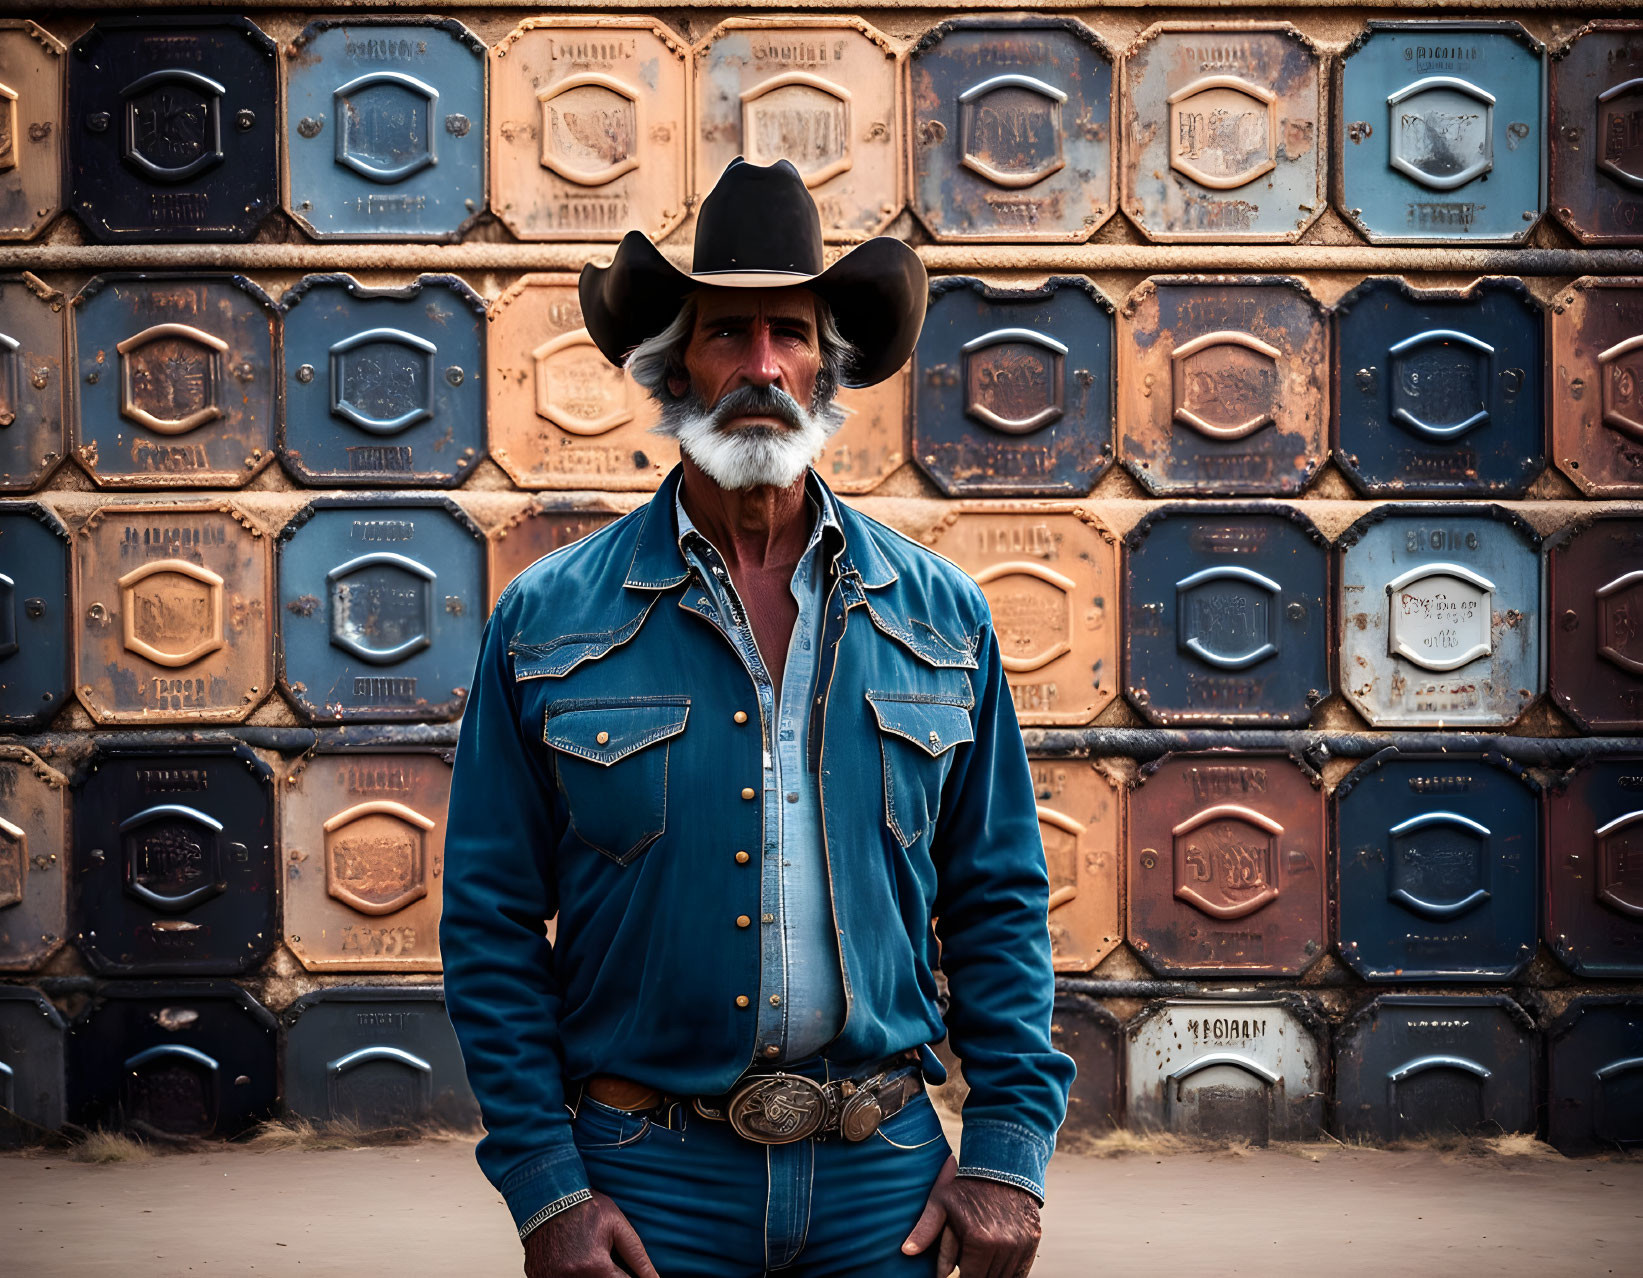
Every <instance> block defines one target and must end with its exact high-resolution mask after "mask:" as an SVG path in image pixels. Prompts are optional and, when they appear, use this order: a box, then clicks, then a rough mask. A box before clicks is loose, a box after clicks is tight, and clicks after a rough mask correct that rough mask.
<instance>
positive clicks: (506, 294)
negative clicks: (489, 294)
mask: <svg viewBox="0 0 1643 1278" xmlns="http://www.w3.org/2000/svg"><path fill="white" fill-rule="evenodd" d="M580 278H581V276H579V275H577V274H576V273H575V272H574V271H532V272H530V273H529V274H528V275H521V276H520V277H519V278H518V279H516V280H515V281H514V282H513V283H512V284H510V285H508V287H507V288H505V289H503V290H502V294H501V296H499V297H498V298H497V299H496V300H495V301H494V302H491V303H489V305H488V307H487V309H486V311H485V314H486V316H487V318H489V319H492V320H494V319H496V318H497V316H499V315H500V314H501V313H502V312H503V311H504V310H506V309H507V308H508V307H509V306H511V305H512V304H513V303H515V302H517V301H518V300H519V299H520V298H521V297H523V296H524V295H525V293H526V291H527V290H528V289H532V288H575V287H576V284H577V281H578V280H579V279H580Z"/></svg>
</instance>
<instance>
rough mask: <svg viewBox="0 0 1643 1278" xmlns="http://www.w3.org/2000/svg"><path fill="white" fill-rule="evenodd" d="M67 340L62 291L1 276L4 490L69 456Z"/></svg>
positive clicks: (30, 484)
mask: <svg viewBox="0 0 1643 1278" xmlns="http://www.w3.org/2000/svg"><path fill="white" fill-rule="evenodd" d="M0 35H4V29H3V28H0ZM0 47H3V46H0ZM65 340H66V334H65V331H64V324H63V295H62V294H61V293H59V292H58V291H57V290H56V289H54V288H50V287H48V286H47V285H46V284H45V283H44V282H43V281H41V280H39V279H37V278H36V277H35V276H33V275H30V274H29V273H28V272H27V271H24V272H22V273H21V274H18V275H5V276H0V492H27V491H28V490H29V489H31V488H34V487H36V486H37V485H39V484H42V483H44V482H45V480H46V477H47V476H49V475H50V474H51V473H52V472H53V471H54V470H56V469H57V467H58V465H59V464H60V463H61V462H62V460H63V457H64V456H65V454H66V452H67V448H66V444H65V440H64V416H63V413H64V403H63V401H64V392H65V386H64V372H63V353H64V344H65Z"/></svg>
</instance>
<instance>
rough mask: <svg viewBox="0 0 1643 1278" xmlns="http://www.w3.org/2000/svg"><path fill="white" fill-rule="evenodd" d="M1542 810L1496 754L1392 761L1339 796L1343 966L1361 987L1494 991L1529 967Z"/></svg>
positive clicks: (1367, 768)
mask: <svg viewBox="0 0 1643 1278" xmlns="http://www.w3.org/2000/svg"><path fill="white" fill-rule="evenodd" d="M1539 817H1540V813H1539V800H1538V797H1537V793H1536V788H1535V785H1534V782H1533V781H1531V780H1529V779H1528V778H1527V776H1526V775H1525V774H1524V773H1523V771H1522V769H1521V768H1518V767H1516V766H1515V765H1512V764H1508V763H1506V762H1505V761H1504V760H1502V759H1500V758H1499V757H1498V756H1494V755H1470V756H1468V755H1464V754H1450V755H1429V756H1428V755H1413V754H1411V755H1400V754H1399V753H1398V751H1397V750H1396V749H1394V748H1392V747H1388V748H1387V749H1385V750H1382V751H1381V752H1380V753H1379V754H1377V755H1375V756H1374V757H1373V758H1371V759H1369V760H1367V761H1365V762H1364V763H1362V764H1360V765H1359V766H1358V767H1357V768H1356V769H1354V770H1353V772H1352V773H1351V774H1350V775H1349V776H1348V777H1347V778H1346V779H1345V780H1343V781H1342V782H1341V783H1340V785H1339V786H1337V787H1336V790H1335V812H1334V821H1335V826H1334V829H1335V837H1336V839H1337V840H1338V843H1337V851H1336V859H1337V867H1336V873H1337V901H1338V906H1337V908H1338V911H1339V915H1338V918H1339V923H1338V926H1339V936H1338V938H1337V940H1338V943H1339V946H1340V952H1341V957H1342V958H1343V959H1345V960H1346V963H1347V965H1348V966H1349V967H1351V968H1352V969H1353V971H1355V972H1357V973H1358V975H1360V976H1362V977H1363V978H1364V979H1365V980H1369V981H1409V980H1433V981H1501V980H1506V979H1509V978H1511V977H1513V976H1515V975H1517V973H1518V972H1520V971H1522V969H1523V968H1524V966H1525V965H1526V964H1527V963H1528V962H1529V960H1530V959H1532V958H1533V957H1534V953H1535V944H1536V938H1537V936H1538V934H1539V933H1538V929H1537V927H1536V923H1537V914H1538V908H1537V907H1538V902H1539V894H1538V891H1537V882H1538V878H1539V860H1540V847H1539V834H1540V820H1539Z"/></svg>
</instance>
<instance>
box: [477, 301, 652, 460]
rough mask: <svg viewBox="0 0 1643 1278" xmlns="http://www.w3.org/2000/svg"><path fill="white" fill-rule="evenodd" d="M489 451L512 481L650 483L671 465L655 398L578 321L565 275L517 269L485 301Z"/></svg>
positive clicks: (579, 308) (579, 313) (579, 310)
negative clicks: (655, 429)
mask: <svg viewBox="0 0 1643 1278" xmlns="http://www.w3.org/2000/svg"><path fill="white" fill-rule="evenodd" d="M488 358H489V360H490V378H489V389H488V391H487V393H488V395H489V396H490V415H489V416H490V450H491V456H492V457H493V458H494V459H495V460H496V464H497V465H499V466H500V467H502V469H503V470H505V471H507V472H508V477H509V478H510V479H512V480H513V482H514V483H516V484H518V485H519V486H520V487H521V488H593V489H610V490H631V489H640V490H645V489H652V488H655V487H656V485H657V484H659V483H660V482H661V480H662V476H663V475H665V474H667V472H668V471H669V470H670V469H671V468H672V467H673V466H674V465H675V464H676V463H677V462H678V460H679V448H678V445H676V444H675V443H674V442H673V441H672V440H669V439H663V438H662V437H660V436H658V435H652V434H651V433H650V428H651V427H652V426H653V425H655V424H656V405H655V403H654V401H653V400H652V399H651V398H650V396H649V395H647V394H646V393H645V392H644V391H643V390H641V389H640V388H639V385H638V383H637V382H635V381H634V380H633V379H632V378H631V377H629V376H627V374H625V373H624V372H622V371H621V370H620V369H618V368H617V367H615V365H613V364H611V363H610V361H609V360H607V359H606V358H605V357H604V356H603V355H601V354H600V353H599V348H598V347H597V346H595V345H594V344H593V339H592V338H591V337H589V336H588V330H587V329H586V328H584V327H583V325H582V304H581V302H580V301H578V300H577V296H576V276H574V275H526V276H524V277H523V278H522V279H520V280H519V282H518V283H516V284H515V285H514V286H513V287H512V288H510V289H509V290H508V291H507V292H506V293H504V294H502V296H501V297H499V298H497V299H496V301H495V302H493V303H492V304H491V308H490V331H489V355H488Z"/></svg>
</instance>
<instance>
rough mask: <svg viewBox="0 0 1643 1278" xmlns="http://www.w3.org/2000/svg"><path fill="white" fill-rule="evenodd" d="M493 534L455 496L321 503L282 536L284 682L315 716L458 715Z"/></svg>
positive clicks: (300, 706) (481, 614) (481, 616)
mask: <svg viewBox="0 0 1643 1278" xmlns="http://www.w3.org/2000/svg"><path fill="white" fill-rule="evenodd" d="M484 544H485V537H484V534H483V533H481V532H480V531H479V528H478V526H477V525H475V524H474V522H473V521H472V520H471V519H469V518H468V516H467V515H466V514H464V513H463V512H462V509H461V508H460V507H459V506H457V504H456V503H455V502H453V501H450V500H448V499H446V498H443V497H410V496H405V497H398V498H395V499H394V500H392V501H381V500H372V499H370V498H349V497H331V498H321V499H320V500H318V501H315V502H313V503H312V504H310V505H308V506H305V507H304V508H303V509H302V510H301V511H300V512H298V514H297V515H296V517H295V518H294V519H292V520H291V522H290V523H288V524H287V525H286V526H285V528H284V529H283V530H282V531H281V532H280V547H279V609H280V646H279V655H278V671H279V680H280V687H281V689H282V690H283V691H284V692H285V694H286V695H287V696H288V697H290V698H291V700H292V701H293V702H294V703H295V705H296V707H297V710H298V712H299V713H301V714H302V716H303V717H304V718H306V719H309V720H326V721H336V720H360V721H366V722H369V721H373V720H392V719H454V718H456V717H457V716H458V715H460V714H461V713H462V706H463V703H464V702H465V701H466V700H467V696H468V679H469V677H470V676H471V675H472V674H473V666H474V660H475V658H476V657H477V656H478V654H479V636H480V632H481V631H482V630H483V629H484V625H485V601H486V598H487V596H486V594H485V549H484Z"/></svg>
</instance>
